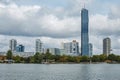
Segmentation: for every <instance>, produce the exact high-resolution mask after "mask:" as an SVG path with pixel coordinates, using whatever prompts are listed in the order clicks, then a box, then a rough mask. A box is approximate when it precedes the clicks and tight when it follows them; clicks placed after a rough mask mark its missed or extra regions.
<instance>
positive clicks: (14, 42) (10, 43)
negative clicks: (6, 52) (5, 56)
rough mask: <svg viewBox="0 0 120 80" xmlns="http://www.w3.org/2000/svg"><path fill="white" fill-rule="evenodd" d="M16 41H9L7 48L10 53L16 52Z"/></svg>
mask: <svg viewBox="0 0 120 80" xmlns="http://www.w3.org/2000/svg"><path fill="white" fill-rule="evenodd" d="M16 46H17V41H16V40H15V39H11V40H10V42H9V48H10V50H11V51H12V52H14V51H16Z"/></svg>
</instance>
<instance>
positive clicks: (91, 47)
mask: <svg viewBox="0 0 120 80" xmlns="http://www.w3.org/2000/svg"><path fill="white" fill-rule="evenodd" d="M92 55H93V45H92V43H89V57H92Z"/></svg>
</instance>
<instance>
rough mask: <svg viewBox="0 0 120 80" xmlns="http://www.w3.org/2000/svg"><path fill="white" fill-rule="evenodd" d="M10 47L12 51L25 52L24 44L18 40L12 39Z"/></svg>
mask: <svg viewBox="0 0 120 80" xmlns="http://www.w3.org/2000/svg"><path fill="white" fill-rule="evenodd" d="M9 48H10V50H11V51H12V52H24V50H25V47H24V46H23V45H22V44H17V40H15V39H11V40H10V43H9Z"/></svg>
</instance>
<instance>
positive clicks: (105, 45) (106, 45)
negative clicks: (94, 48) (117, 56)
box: [103, 38, 111, 56]
mask: <svg viewBox="0 0 120 80" xmlns="http://www.w3.org/2000/svg"><path fill="white" fill-rule="evenodd" d="M110 51H111V40H110V38H105V39H103V54H106V55H107V56H108V55H109V54H110Z"/></svg>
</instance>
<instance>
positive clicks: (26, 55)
mask: <svg viewBox="0 0 120 80" xmlns="http://www.w3.org/2000/svg"><path fill="white" fill-rule="evenodd" d="M34 54H35V53H34V52H13V56H20V57H30V56H34Z"/></svg>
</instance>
